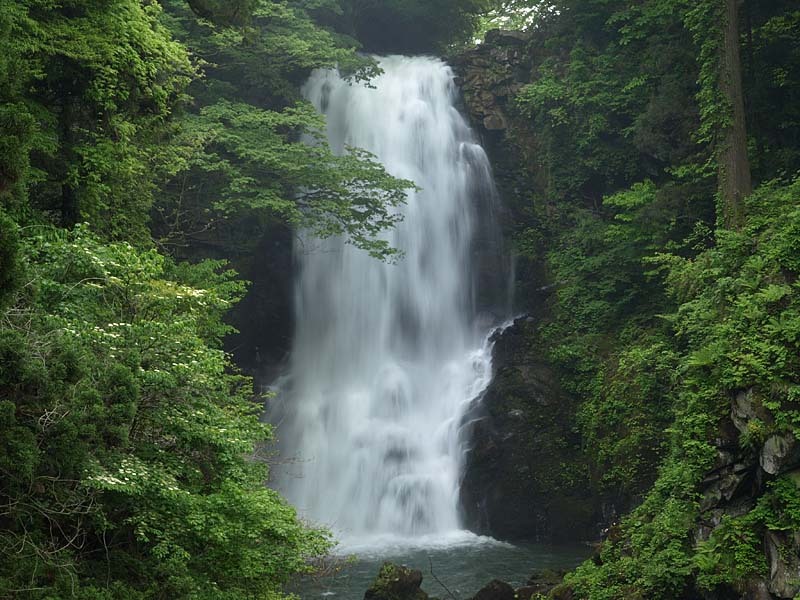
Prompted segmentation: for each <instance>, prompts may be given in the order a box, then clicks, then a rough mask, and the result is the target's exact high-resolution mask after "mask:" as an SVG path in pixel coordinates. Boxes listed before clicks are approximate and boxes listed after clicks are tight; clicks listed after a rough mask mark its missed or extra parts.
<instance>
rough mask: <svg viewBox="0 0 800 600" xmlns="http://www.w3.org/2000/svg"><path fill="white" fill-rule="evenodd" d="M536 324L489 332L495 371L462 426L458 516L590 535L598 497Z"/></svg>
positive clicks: (539, 532)
mask: <svg viewBox="0 0 800 600" xmlns="http://www.w3.org/2000/svg"><path fill="white" fill-rule="evenodd" d="M535 326H536V324H535V322H531V321H529V320H527V319H518V320H517V321H516V322H515V323H514V325H513V326H511V327H509V328H508V329H506V330H505V331H504V332H503V333H502V334H501V335H500V336H499V337H498V338H497V339H496V340H495V346H494V351H493V359H494V368H495V376H494V379H493V381H492V383H491V384H490V386H489V388H488V389H487V390H486V393H485V394H484V396H483V398H482V399H481V400H480V402H479V403H477V404H476V406H475V407H474V409H473V411H471V412H470V413H469V414H468V415H467V420H466V421H465V426H464V428H463V429H462V434H463V435H465V436H466V437H468V439H469V447H470V450H469V452H468V454H467V457H466V465H465V473H464V479H463V481H462V485H461V505H462V508H463V511H464V516H465V518H466V521H467V523H468V525H469V527H470V528H471V529H473V530H474V531H477V532H480V533H485V534H489V535H492V536H495V537H499V538H505V539H515V538H516V539H519V538H543V539H551V540H562V541H563V540H570V541H576V540H586V539H594V538H597V536H598V535H599V531H600V529H601V527H600V526H599V524H598V523H599V522H600V521H602V519H603V517H602V500H601V499H600V498H597V497H596V496H594V495H593V493H592V491H591V485H590V478H589V474H588V470H587V467H586V464H587V461H586V460H585V457H584V456H583V454H582V452H581V448H580V439H579V438H578V437H577V435H576V433H575V430H574V423H573V417H574V414H575V410H576V406H575V404H574V402H573V401H571V400H570V399H569V398H568V397H566V395H565V394H564V393H563V392H562V391H561V390H560V388H559V385H558V383H557V381H556V377H555V375H554V373H553V372H552V370H551V369H550V368H549V367H548V366H547V365H546V364H545V363H543V362H542V361H541V359H540V358H538V357H537V354H536V348H533V347H531V345H530V339H531V335H530V333H531V332H530V329H531V328H533V327H535Z"/></svg>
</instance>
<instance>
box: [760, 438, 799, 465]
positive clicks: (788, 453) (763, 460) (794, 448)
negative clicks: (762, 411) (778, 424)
mask: <svg viewBox="0 0 800 600" xmlns="http://www.w3.org/2000/svg"><path fill="white" fill-rule="evenodd" d="M759 463H760V464H761V468H762V469H763V470H764V472H765V473H769V474H770V475H778V474H780V473H783V472H785V471H787V470H789V469H791V468H794V467H796V466H798V464H800V444H798V443H797V439H796V438H795V437H794V435H793V434H792V433H784V434H774V435H771V436H769V437H768V438H767V441H766V442H764V446H763V447H762V448H761V456H760V457H759Z"/></svg>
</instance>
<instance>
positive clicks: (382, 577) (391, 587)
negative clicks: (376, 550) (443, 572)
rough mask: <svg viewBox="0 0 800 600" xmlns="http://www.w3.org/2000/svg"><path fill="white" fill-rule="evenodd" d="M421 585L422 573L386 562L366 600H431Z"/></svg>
mask: <svg viewBox="0 0 800 600" xmlns="http://www.w3.org/2000/svg"><path fill="white" fill-rule="evenodd" d="M420 585H422V572H421V571H418V570H416V569H409V568H408V567H403V566H399V565H395V564H393V563H390V562H385V563H383V566H381V570H380V571H379V572H378V577H377V578H376V579H375V581H374V582H372V586H371V587H370V588H369V589H368V590H367V593H366V594H364V600H430V599H429V598H428V594H426V593H425V592H423V591H422V590H421V589H420V587H419V586H420Z"/></svg>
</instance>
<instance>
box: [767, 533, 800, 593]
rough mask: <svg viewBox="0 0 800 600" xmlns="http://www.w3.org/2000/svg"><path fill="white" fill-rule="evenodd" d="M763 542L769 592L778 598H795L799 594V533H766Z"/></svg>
mask: <svg viewBox="0 0 800 600" xmlns="http://www.w3.org/2000/svg"><path fill="white" fill-rule="evenodd" d="M764 542H765V545H766V548H767V561H768V563H769V580H768V581H767V586H768V587H769V591H770V592H771V593H772V594H773V595H775V596H777V597H778V598H795V597H796V596H797V595H798V594H800V532H793V533H784V532H779V531H768V532H767V535H766V537H765V540H764Z"/></svg>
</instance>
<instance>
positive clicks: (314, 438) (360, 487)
mask: <svg viewBox="0 0 800 600" xmlns="http://www.w3.org/2000/svg"><path fill="white" fill-rule="evenodd" d="M380 65H381V68H382V69H383V71H384V74H383V75H381V76H380V77H378V78H377V79H375V80H373V81H372V82H371V86H372V87H368V86H364V85H358V84H351V83H350V82H347V81H345V80H343V79H342V78H341V77H340V76H339V75H338V73H336V72H335V71H317V72H315V73H314V74H313V75H312V76H311V78H310V80H309V81H308V83H307V84H306V87H305V90H304V92H305V95H306V97H307V98H308V99H309V100H310V101H311V102H313V104H314V105H315V106H316V107H317V109H318V110H320V111H321V112H323V113H325V115H326V116H327V123H328V132H327V133H328V138H329V141H330V144H331V146H332V148H333V149H334V151H339V152H342V151H344V149H345V148H346V147H347V146H357V147H361V148H365V149H367V150H369V151H370V152H372V153H373V154H375V155H376V156H377V157H378V159H379V160H380V161H381V162H382V163H383V164H384V166H385V167H386V169H387V171H388V172H389V173H391V174H392V175H395V176H397V177H401V178H405V179H410V180H412V181H414V182H415V183H416V184H417V185H418V186H419V188H420V191H419V192H414V193H411V194H410V195H409V197H408V201H407V203H406V204H405V205H404V206H402V207H401V208H400V209H399V210H400V211H401V212H402V214H403V217H404V220H403V221H402V223H400V225H399V226H398V227H397V228H396V230H394V231H391V232H389V233H387V236H388V238H387V239H390V240H391V241H392V244H393V245H394V246H395V247H397V248H399V249H400V250H402V251H403V252H404V255H405V256H404V258H403V259H401V260H400V261H398V263H397V264H387V263H383V262H380V261H377V260H375V259H373V258H371V257H369V256H368V255H367V254H366V253H365V252H364V251H361V250H358V249H356V248H354V247H353V246H351V245H348V244H346V243H345V240H343V239H328V240H312V241H308V240H306V241H305V242H301V243H298V245H297V247H296V254H297V259H298V263H299V269H300V270H299V276H298V284H297V291H296V293H297V298H296V312H297V330H296V334H295V340H294V347H293V351H292V357H291V365H290V373H289V375H288V377H287V378H286V379H287V380H288V383H287V384H285V385H284V387H283V390H282V392H281V398H280V405H281V407H282V408H281V410H282V414H281V415H280V417H279V418H280V423H279V428H278V435H279V438H280V440H281V444H282V447H283V452H284V456H289V457H294V459H296V460H295V461H294V462H293V463H292V464H291V465H290V466H289V468H288V469H287V470H288V473H285V474H284V476H283V477H282V478H281V480H280V481H279V485H280V487H281V488H282V490H283V491H284V493H285V494H286V495H287V496H288V497H289V499H290V500H291V501H292V502H293V504H295V506H297V507H298V508H299V510H300V511H301V513H302V514H304V515H305V516H307V517H309V518H311V519H312V520H314V521H316V522H319V523H322V524H325V525H327V526H329V527H332V528H333V529H334V530H335V531H336V532H337V533H338V534H339V535H340V537H342V538H343V539H346V540H353V539H363V538H364V537H372V536H385V535H387V534H390V535H395V536H401V537H403V536H404V537H412V538H413V537H419V536H425V535H428V534H436V535H439V534H443V533H446V532H453V531H457V530H459V528H460V524H459V518H458V485H459V475H460V466H461V461H462V457H463V448H462V441H461V440H459V435H458V430H459V426H460V424H461V420H462V417H463V415H464V413H465V411H466V410H467V408H468V407H469V405H470V403H471V402H472V400H474V399H475V398H476V397H477V396H478V395H479V394H480V393H481V392H482V391H483V390H484V389H485V387H486V386H487V385H488V383H489V381H490V377H491V347H490V344H489V343H488V342H487V341H486V336H487V333H488V328H489V325H490V324H489V323H487V322H486V319H482V320H481V319H477V318H476V314H475V313H476V310H475V306H474V304H475V302H474V296H475V294H474V287H475V281H476V277H475V270H476V267H475V262H476V261H475V260H473V256H472V255H473V254H474V253H475V243H474V241H475V237H476V232H477V231H478V230H479V229H480V230H483V231H485V230H486V229H487V227H488V228H489V229H491V228H492V226H491V225H487V224H488V223H490V222H491V215H492V210H493V208H492V207H491V206H489V203H490V202H492V201H493V195H494V194H493V190H494V186H493V183H492V181H491V170H490V168H489V164H488V161H487V159H486V155H485V154H484V152H483V150H482V148H481V147H480V146H479V145H478V144H477V142H476V140H475V139H474V136H473V134H472V133H471V131H470V129H469V127H468V126H467V124H466V122H465V121H464V119H463V117H462V116H461V115H460V114H459V112H458V110H457V109H456V108H455V101H456V98H457V94H456V89H455V86H454V84H453V73H452V71H451V69H450V68H449V67H448V66H447V65H445V64H444V63H443V62H441V61H440V60H436V59H433V58H424V57H418V58H407V57H399V56H395V57H388V58H383V59H381V60H380Z"/></svg>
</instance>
